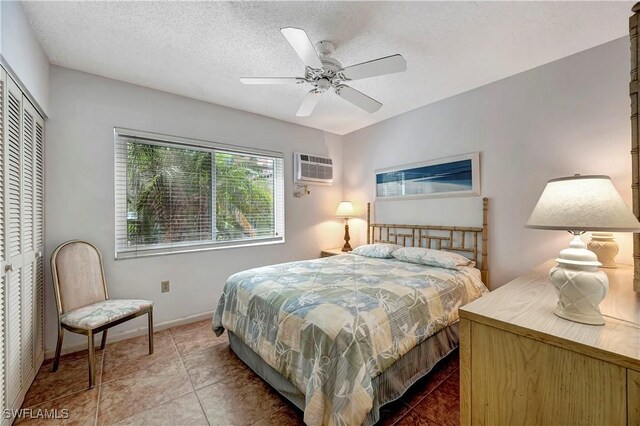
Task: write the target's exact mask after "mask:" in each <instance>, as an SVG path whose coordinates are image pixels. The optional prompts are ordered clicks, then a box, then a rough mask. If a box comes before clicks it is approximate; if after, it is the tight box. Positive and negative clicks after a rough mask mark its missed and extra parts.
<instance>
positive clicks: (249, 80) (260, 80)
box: [240, 77, 306, 84]
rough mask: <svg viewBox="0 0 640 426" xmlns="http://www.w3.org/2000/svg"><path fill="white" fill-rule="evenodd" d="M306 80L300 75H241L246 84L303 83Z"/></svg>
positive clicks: (241, 79)
mask: <svg viewBox="0 0 640 426" xmlns="http://www.w3.org/2000/svg"><path fill="white" fill-rule="evenodd" d="M305 81H306V80H305V79H304V78H300V77H240V82H242V83H244V84H302V83H304V82H305Z"/></svg>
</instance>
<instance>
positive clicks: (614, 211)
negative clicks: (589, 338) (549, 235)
mask: <svg viewBox="0 0 640 426" xmlns="http://www.w3.org/2000/svg"><path fill="white" fill-rule="evenodd" d="M526 227H527V228H534V229H551V230H564V231H569V232H570V233H572V234H573V240H572V241H571V243H570V244H569V248H566V249H564V250H562V251H561V252H560V255H559V256H558V258H557V259H556V262H558V264H557V266H554V267H553V268H552V269H551V271H550V272H549V278H550V280H551V283H552V284H553V285H554V287H555V289H556V292H557V294H558V305H557V306H556V308H555V310H554V312H555V314H556V315H558V316H559V317H562V318H565V319H568V320H571V321H576V322H581V323H584V324H593V325H602V324H604V319H603V317H602V314H601V312H600V308H599V306H598V305H599V304H600V302H602V300H603V299H604V297H605V296H606V295H607V291H608V289H609V280H608V278H607V275H606V274H605V273H604V272H603V271H601V270H599V267H600V266H602V264H601V263H600V262H599V261H598V258H597V256H596V254H595V253H594V252H592V251H590V250H587V245H586V244H585V243H584V242H583V241H582V238H580V235H582V234H584V233H585V232H587V231H600V232H640V222H638V219H636V217H635V216H634V215H633V213H632V212H631V210H630V209H629V207H628V206H627V204H626V203H625V202H624V200H623V199H622V197H621V196H620V194H619V193H618V191H617V190H616V188H615V187H614V186H613V183H612V182H611V179H610V178H609V177H608V176H580V175H575V176H570V177H563V178H558V179H552V180H550V181H549V182H547V186H546V187H545V188H544V191H543V192H542V195H541V196H540V199H539V200H538V203H537V204H536V206H535V208H534V209H533V212H532V213H531V216H530V217H529V220H528V221H527V224H526Z"/></svg>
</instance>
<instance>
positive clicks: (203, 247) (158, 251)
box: [115, 237, 284, 260]
mask: <svg viewBox="0 0 640 426" xmlns="http://www.w3.org/2000/svg"><path fill="white" fill-rule="evenodd" d="M273 244H284V237H282V238H269V239H265V240H253V241H237V242H229V243H226V244H225V243H217V244H197V245H184V246H177V247H158V248H144V249H137V250H136V249H129V250H120V251H116V254H115V260H126V259H138V258H141V257H152V256H167V255H171V254H184V253H196V252H203V251H212V250H226V249H233V248H243V247H254V246H266V245H273Z"/></svg>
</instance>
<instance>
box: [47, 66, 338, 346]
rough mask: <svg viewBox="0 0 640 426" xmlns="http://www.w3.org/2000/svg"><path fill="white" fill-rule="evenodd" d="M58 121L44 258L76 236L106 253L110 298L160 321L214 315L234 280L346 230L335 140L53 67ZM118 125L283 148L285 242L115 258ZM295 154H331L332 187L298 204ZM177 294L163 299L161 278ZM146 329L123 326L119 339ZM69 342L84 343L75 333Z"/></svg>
mask: <svg viewBox="0 0 640 426" xmlns="http://www.w3.org/2000/svg"><path fill="white" fill-rule="evenodd" d="M51 89H52V91H51V115H50V119H49V120H48V122H47V127H46V150H45V165H46V167H45V169H46V176H45V178H46V179H45V180H46V188H45V189H46V216H45V217H46V227H45V229H46V235H45V237H46V256H47V258H48V256H50V254H51V252H52V251H53V249H54V248H55V247H56V246H57V245H58V244H60V243H61V242H63V241H65V240H69V239H74V238H79V239H85V240H88V241H92V242H94V243H95V244H97V246H98V247H99V248H100V249H101V250H102V252H103V255H104V260H105V269H106V275H107V279H108V281H109V295H110V297H113V298H147V299H151V300H153V301H154V302H155V311H154V319H155V321H156V322H157V323H163V322H166V321H171V320H176V319H180V318H182V317H186V316H190V315H194V314H199V313H202V312H206V311H212V310H213V309H214V307H215V306H216V304H217V302H218V299H219V297H220V295H221V293H222V288H223V286H224V283H225V280H226V279H227V277H228V276H229V275H231V274H233V273H235V272H238V271H241V270H244V269H249V268H253V267H257V266H261V265H268V264H274V263H281V262H286V261H291V260H297V259H309V258H314V257H318V256H319V255H320V251H321V249H323V248H327V247H335V246H336V245H337V244H338V243H339V241H340V238H341V235H342V234H341V233H342V224H341V222H340V221H339V220H336V219H335V218H334V217H333V213H334V211H335V208H336V206H337V205H338V202H339V201H340V199H341V198H342V185H341V178H340V170H341V166H342V163H341V157H342V156H341V154H342V147H341V145H340V140H339V137H338V136H335V135H332V134H329V133H324V132H322V131H319V130H314V129H310V128H307V127H302V126H298V125H295V124H291V123H285V122H283V121H278V120H274V119H271V118H266V117H263V116H259V115H255V114H251V113H247V112H243V111H239V110H234V109H230V108H226V107H222V106H218V105H213V104H209V103H205V102H200V101H195V100H192V99H188V98H185V97H182V96H177V95H171V94H168V93H165V92H160V91H157V90H152V89H146V88H143V87H139V86H134V85H131V84H127V83H122V82H119V81H115V80H110V79H106V78H102V77H98V76H95V75H91V74H85V73H81V72H77V71H72V70H69V69H66V68H61V67H57V66H52V67H51ZM114 126H118V127H125V128H131V129H137V130H144V131H152V132H157V133H164V134H170V135H176V136H183V137H190V138H196V139H203V140H211V141H216V142H222V143H230V144H236V145H242V146H247V147H255V148H264V149H268V150H274V151H280V152H283V153H284V158H285V192H286V198H285V221H286V229H285V234H286V237H285V238H286V242H285V244H279V245H269V246H257V247H245V248H233V249H225V250H214V251H206V252H200V253H185V254H173V255H166V256H155V257H149V258H139V259H128V260H118V261H116V260H114V250H115V248H114V238H115V237H114V235H115V220H114V217H115V208H114V141H113V128H114ZM294 151H302V152H308V153H311V154H317V155H330V156H331V157H332V158H333V159H334V161H335V163H336V170H337V176H336V182H335V184H334V185H333V186H314V187H311V195H310V196H307V197H304V198H294V197H293V195H292V194H293V191H294V188H293V172H292V158H293V152H294ZM46 277H47V283H46V290H47V293H46V295H47V299H46V301H47V305H46V306H47V315H46V316H47V330H46V331H47V334H46V337H47V349H51V348H53V347H54V346H55V338H56V331H55V330H56V329H55V324H56V320H55V309H54V304H53V294H52V291H51V283H50V274H49V271H47V275H46ZM162 280H170V281H171V292H169V293H161V292H160V281H162ZM142 325H144V320H140V321H138V322H136V323H134V324H127V325H121V326H118V327H117V328H116V329H115V330H114V333H113V335H114V336H115V334H116V333H118V332H122V331H126V330H131V329H132V328H134V327H137V326H142ZM69 337H70V338H69V339H68V340H67V341H68V342H69V343H74V342H81V343H84V340H81V339H79V338H75V339H74V337H75V336H69Z"/></svg>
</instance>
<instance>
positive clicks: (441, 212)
mask: <svg viewBox="0 0 640 426" xmlns="http://www.w3.org/2000/svg"><path fill="white" fill-rule="evenodd" d="M469 72H473V70H469ZM628 81H629V42H628V40H627V38H626V37H625V38H622V39H618V40H615V41H612V42H610V43H607V44H604V45H602V46H599V47H596V48H593V49H590V50H587V51H584V52H581V53H578V54H576V55H573V56H570V57H567V58H563V59H561V60H559V61H556V62H552V63H550V64H547V65H544V66H541V67H539V68H536V69H533V70H530V71H527V72H524V73H521V74H518V75H515V76H513V77H510V78H507V79H504V80H500V81H498V82H495V83H493V84H490V85H487V86H484V87H480V88H478V89H475V90H472V91H469V92H466V93H463V94H461V95H458V96H454V97H452V98H448V99H445V100H443V101H440V102H436V103H434V104H431V105H427V106H425V107H423V108H419V109H417V110H414V111H411V112H408V113H406V114H403V115H400V116H398V117H395V118H391V119H389V120H386V121H384V122H381V123H378V124H375V125H373V126H370V127H367V128H365V129H362V130H359V131H357V132H354V133H351V134H348V135H346V136H344V137H343V141H344V152H343V156H344V158H345V162H344V165H345V166H344V195H345V198H347V199H352V200H354V201H356V202H357V203H358V204H360V205H364V203H365V202H366V201H369V200H373V199H374V196H375V192H374V171H375V170H376V169H379V168H384V167H391V166H396V165H402V164H407V163H412V162H417V161H425V160H429V159H435V158H441V157H447V156H451V155H457V154H462V153H467V152H473V151H480V152H481V185H482V195H483V196H486V197H489V198H490V203H491V206H490V227H491V228H490V233H489V237H490V240H489V249H490V253H489V254H490V269H491V270H490V272H491V274H492V287H495V286H499V285H501V284H504V283H505V282H507V281H508V280H510V279H512V278H514V277H516V276H518V275H520V274H522V273H524V272H525V271H527V270H529V269H530V268H531V267H533V266H534V265H536V264H539V263H541V262H542V261H544V260H545V259H549V258H551V257H554V256H555V255H556V254H557V252H558V251H559V250H560V249H561V248H562V247H564V246H566V245H567V244H568V241H569V235H568V234H566V233H563V232H554V231H536V230H528V229H524V228H523V226H524V224H525V222H526V220H527V219H528V217H529V214H530V213H531V210H532V208H533V206H534V205H535V203H536V201H537V199H538V196H539V194H540V193H541V192H542V189H543V187H544V185H545V183H546V181H547V180H548V179H550V178H554V177H559V176H565V175H572V174H575V173H581V174H606V175H610V176H611V178H612V179H613V182H614V184H615V185H616V187H617V188H618V190H619V191H620V192H621V193H622V195H623V196H624V198H625V199H626V200H627V201H628V203H629V204H630V203H631V190H630V185H631V159H630V155H629V150H630V140H631V136H630V124H629V115H630V107H629V96H628ZM375 207H376V209H375V210H376V212H377V216H376V220H378V221H386V220H400V221H403V222H408V223H438V222H439V223H451V221H455V222H463V221H464V220H467V222H468V224H473V225H475V224H477V223H478V221H479V215H477V214H475V215H474V212H475V213H477V212H478V209H479V203H478V199H472V198H467V199H464V198H458V199H430V200H420V201H396V202H390V201H384V202H378V203H377V204H376V206H375ZM398 218H399V219H398ZM469 222H471V223H469ZM362 223H363V222H360V223H359V224H355V223H354V226H353V228H354V229H353V232H352V235H353V237H354V240H355V242H356V244H358V243H362V242H363V241H364V238H365V237H364V227H363V226H362ZM394 223H398V222H394ZM619 241H620V244H621V250H622V253H621V255H620V256H619V258H618V260H619V261H624V262H627V263H630V262H631V248H630V247H631V243H630V241H631V239H630V237H629V236H628V235H623V236H621V237H620V238H619Z"/></svg>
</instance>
